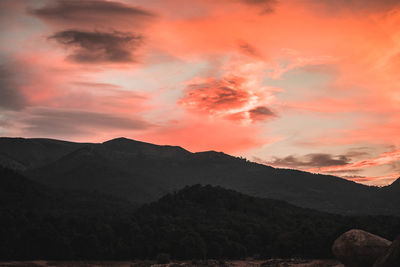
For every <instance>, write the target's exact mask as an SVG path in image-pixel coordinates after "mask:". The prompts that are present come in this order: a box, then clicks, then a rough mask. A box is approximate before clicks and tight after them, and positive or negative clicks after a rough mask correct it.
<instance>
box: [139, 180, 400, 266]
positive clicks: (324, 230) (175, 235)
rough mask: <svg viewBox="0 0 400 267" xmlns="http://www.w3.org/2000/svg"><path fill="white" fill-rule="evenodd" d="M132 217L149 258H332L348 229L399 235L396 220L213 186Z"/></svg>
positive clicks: (194, 188)
mask: <svg viewBox="0 0 400 267" xmlns="http://www.w3.org/2000/svg"><path fill="white" fill-rule="evenodd" d="M134 217H135V221H136V223H137V225H138V226H139V231H140V230H141V231H142V233H144V234H143V236H144V238H143V239H140V243H141V244H143V246H144V247H146V248H147V251H146V252H147V254H144V255H142V256H147V257H149V256H150V257H154V256H156V255H157V253H159V252H167V253H170V254H171V255H172V257H174V258H184V259H191V258H204V257H211V258H240V257H246V256H252V255H255V254H258V255H261V256H262V257H309V258H315V257H331V256H332V255H331V246H332V243H333V241H334V240H335V239H336V238H337V237H338V236H339V235H340V234H342V233H343V232H345V231H347V230H349V229H352V228H360V229H364V230H367V231H372V232H374V233H379V235H382V236H384V237H386V238H388V239H390V240H393V239H394V238H395V237H396V236H397V234H399V233H400V218H398V217H388V216H375V217H374V216H367V217H362V216H361V217H346V216H341V215H334V214H329V213H323V212H318V211H315V210H310V209H304V208H299V207H296V206H293V205H290V204H288V203H286V202H283V201H278V200H271V199H262V198H255V197H250V196H247V195H243V194H241V193H238V192H235V191H232V190H226V189H223V188H221V187H212V186H209V185H208V186H200V185H195V186H191V187H185V188H184V189H182V190H180V191H178V192H176V193H172V194H168V195H166V196H164V197H162V198H161V199H160V200H158V201H157V202H153V203H151V204H148V205H144V206H143V207H142V208H140V209H139V210H138V211H137V212H135V215H134Z"/></svg>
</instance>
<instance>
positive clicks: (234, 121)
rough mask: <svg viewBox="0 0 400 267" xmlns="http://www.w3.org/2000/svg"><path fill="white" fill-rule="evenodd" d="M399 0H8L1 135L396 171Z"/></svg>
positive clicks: (326, 169) (376, 181) (379, 174)
mask: <svg viewBox="0 0 400 267" xmlns="http://www.w3.org/2000/svg"><path fill="white" fill-rule="evenodd" d="M399 74H400V3H399V1H394V0H381V1H374V0H287V1H283V0H218V1H215V0H191V1H187V0H132V1H131V0H118V1H117V0H115V1H114V0H110V1H106V0H79V1H74V0H47V1H46V0H37V1H36V0H30V1H28V0H26V1H24V0H2V1H0V136H11V137H16V136H20V137H46V138H56V139H64V140H71V141H79V142H103V141H106V140H109V139H112V138H116V137H120V136H124V137H127V138H131V139H135V140H140V141H145V142H151V143H156V144H169V145H179V146H182V147H184V148H186V149H188V150H189V151H192V152H197V151H206V150H216V151H223V152H225V153H228V154H232V155H235V156H242V157H246V158H247V159H249V160H251V161H256V162H259V163H262V164H267V165H272V166H274V167H280V168H293V169H301V170H305V171H310V172H314V173H324V174H331V175H336V176H340V177H343V178H345V179H348V180H352V181H356V182H360V183H364V184H369V185H377V186H382V185H387V184H390V183H391V182H392V181H394V180H395V179H396V178H398V177H399V176H400V105H399V104H400V75H399Z"/></svg>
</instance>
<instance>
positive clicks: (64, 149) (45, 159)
mask: <svg viewBox="0 0 400 267" xmlns="http://www.w3.org/2000/svg"><path fill="white" fill-rule="evenodd" d="M82 146H85V144H79V143H73V142H67V141H60V140H53V139H43V138H32V139H25V138H7V137H1V138H0V165H2V166H5V167H10V168H12V169H15V170H20V171H24V170H27V169H32V168H36V167H38V166H42V165H45V164H46V163H50V162H52V161H53V160H54V159H57V158H59V157H61V156H63V155H66V154H68V153H70V152H72V151H74V150H76V149H78V148H80V147H82Z"/></svg>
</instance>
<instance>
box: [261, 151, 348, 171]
mask: <svg viewBox="0 0 400 267" xmlns="http://www.w3.org/2000/svg"><path fill="white" fill-rule="evenodd" d="M350 161H351V159H350V158H349V157H348V156H346V155H331V154H326V153H311V154H307V155H304V156H301V157H297V156H294V155H290V156H287V157H284V158H278V157H275V158H274V159H273V160H272V161H264V162H263V163H264V164H267V165H272V166H276V167H286V168H294V169H304V168H320V167H327V166H337V165H345V164H348V163H350Z"/></svg>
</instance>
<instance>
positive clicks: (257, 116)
mask: <svg viewBox="0 0 400 267" xmlns="http://www.w3.org/2000/svg"><path fill="white" fill-rule="evenodd" d="M249 113H250V117H251V119H252V120H254V121H255V120H265V119H267V118H270V117H276V114H275V113H274V112H273V111H272V110H271V109H269V108H267V107H263V106H260V107H256V108H254V109H251V110H249Z"/></svg>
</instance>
